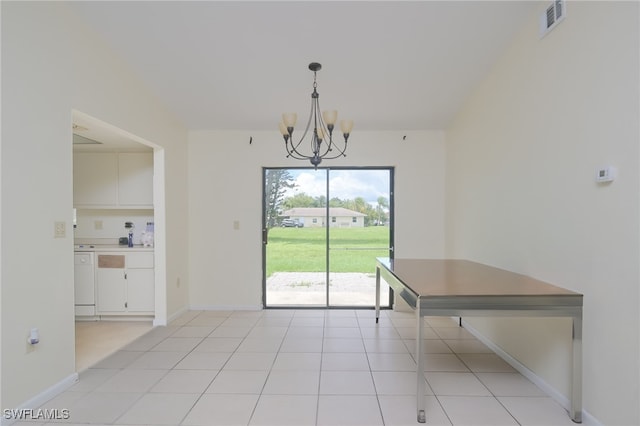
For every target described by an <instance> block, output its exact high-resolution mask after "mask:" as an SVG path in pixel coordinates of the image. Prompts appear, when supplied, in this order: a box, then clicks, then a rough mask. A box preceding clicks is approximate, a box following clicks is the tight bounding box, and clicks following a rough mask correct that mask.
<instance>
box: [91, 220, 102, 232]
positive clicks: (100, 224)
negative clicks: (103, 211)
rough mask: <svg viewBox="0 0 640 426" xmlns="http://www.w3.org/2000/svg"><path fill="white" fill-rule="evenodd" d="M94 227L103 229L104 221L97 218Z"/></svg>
mask: <svg viewBox="0 0 640 426" xmlns="http://www.w3.org/2000/svg"><path fill="white" fill-rule="evenodd" d="M93 228H94V229H95V230H100V229H102V221H101V220H96V221H95V222H93Z"/></svg>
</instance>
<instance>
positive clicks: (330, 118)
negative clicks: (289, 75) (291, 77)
mask: <svg viewBox="0 0 640 426" xmlns="http://www.w3.org/2000/svg"><path fill="white" fill-rule="evenodd" d="M321 68H322V65H320V64H319V63H317V62H312V63H310V64H309V69H310V70H311V71H313V93H311V113H310V114H309V121H308V122H307V127H306V128H305V129H304V133H303V134H302V137H301V138H300V140H299V141H298V142H294V141H293V128H294V127H295V125H296V121H297V119H298V115H297V114H296V113H284V114H282V121H281V122H280V133H282V137H283V138H284V145H285V148H286V150H287V158H289V157H291V158H295V159H297V160H309V161H310V162H311V164H313V166H314V167H315V168H316V169H317V168H318V164H320V163H321V162H322V159H323V158H326V159H328V160H330V159H333V158H338V157H346V156H347V154H345V152H346V151H347V140H348V139H349V134H350V133H351V129H352V128H353V120H342V121H341V122H340V130H342V134H343V136H344V143H342V142H334V140H333V128H334V125H335V123H336V120H337V118H338V111H335V110H331V111H323V112H322V114H320V103H319V102H318V97H319V95H318V91H317V90H316V88H317V86H318V84H317V83H316V73H317V72H318V71H320V69H321ZM311 126H313V132H312V133H311V138H310V141H309V142H310V151H307V153H305V151H304V146H303V147H301V146H300V145H301V144H302V142H303V141H304V139H305V137H306V136H307V133H309V129H310V128H311Z"/></svg>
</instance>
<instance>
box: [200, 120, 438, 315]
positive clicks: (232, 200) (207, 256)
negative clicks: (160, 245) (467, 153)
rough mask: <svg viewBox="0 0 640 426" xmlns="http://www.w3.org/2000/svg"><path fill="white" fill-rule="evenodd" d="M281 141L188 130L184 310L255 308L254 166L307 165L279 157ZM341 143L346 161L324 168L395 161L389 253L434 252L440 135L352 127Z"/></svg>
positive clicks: (258, 260) (258, 206)
mask: <svg viewBox="0 0 640 426" xmlns="http://www.w3.org/2000/svg"><path fill="white" fill-rule="evenodd" d="M403 135H407V138H406V140H402V136H403ZM250 136H252V137H253V143H252V144H249V137H250ZM283 145H284V144H283V141H282V137H281V136H280V133H279V132H278V131H277V129H276V128H274V129H273V130H272V131H268V132H249V131H237V132H213V131H201V132H191V133H190V134H189V223H190V224H191V226H190V233H189V252H190V256H189V260H190V265H189V267H190V279H191V281H190V290H189V300H190V305H191V306H192V307H198V308H213V307H224V308H259V307H260V306H261V303H262V234H261V229H262V202H261V200H262V167H283V166H284V167H289V166H291V167H294V166H295V167H300V166H307V165H308V164H307V163H305V162H302V161H298V160H291V159H286V158H285V156H286V153H285V151H284V146H283ZM349 145H350V147H349V150H348V152H347V157H346V158H343V159H336V160H330V161H327V162H326V165H335V166H395V202H396V218H395V220H396V229H395V230H396V232H395V248H396V252H395V255H396V256H397V257H442V256H443V255H444V138H443V133H442V132H406V133H393V132H375V133H374V132H363V131H358V130H357V127H356V128H355V129H354V131H353V133H352V135H351V137H350V138H349ZM323 165H325V163H323ZM234 221H239V223H240V229H239V230H234V229H233V222H234ZM416 224H419V225H416Z"/></svg>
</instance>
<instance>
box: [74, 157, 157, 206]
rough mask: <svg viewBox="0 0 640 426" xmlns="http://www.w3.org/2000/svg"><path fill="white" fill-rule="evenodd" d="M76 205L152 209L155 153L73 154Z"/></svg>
mask: <svg viewBox="0 0 640 426" xmlns="http://www.w3.org/2000/svg"><path fill="white" fill-rule="evenodd" d="M73 204H74V206H75V207H80V208H145V209H148V208H153V154H152V153H146V152H145V153H139V152H135V153H130V152H127V153H124V152H123V153H110V152H109V153H88V152H77V153H74V156H73Z"/></svg>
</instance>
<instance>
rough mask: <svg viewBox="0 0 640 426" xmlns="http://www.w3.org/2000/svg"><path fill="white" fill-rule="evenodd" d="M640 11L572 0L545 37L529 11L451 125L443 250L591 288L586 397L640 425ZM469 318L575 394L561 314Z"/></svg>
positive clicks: (591, 408) (633, 5) (591, 409)
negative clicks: (612, 174) (602, 173)
mask: <svg viewBox="0 0 640 426" xmlns="http://www.w3.org/2000/svg"><path fill="white" fill-rule="evenodd" d="M544 7H546V3H543V4H541V5H540V12H542V10H543V8H544ZM638 12H639V11H638V3H637V2H568V5H567V18H566V20H565V21H564V22H563V23H561V24H560V25H559V26H558V27H557V28H555V29H554V30H553V31H552V32H551V33H549V34H548V35H547V36H546V37H544V38H543V39H539V37H538V28H537V19H531V21H530V22H529V25H527V26H526V27H525V28H523V30H522V32H521V33H520V34H519V36H518V37H516V38H515V39H514V40H513V44H512V45H511V47H510V48H509V49H508V51H507V52H506V54H505V55H504V57H503V58H502V59H501V60H500V61H499V62H498V63H497V64H496V65H495V66H494V68H493V70H492V71H491V73H490V75H489V77H488V78H487V79H486V80H485V81H484V82H483V83H482V84H481V86H480V87H479V88H478V90H477V91H476V92H475V94H474V95H473V96H471V97H470V99H469V100H468V102H467V104H466V106H465V108H464V109H463V110H462V112H461V113H460V114H459V115H458V117H457V119H456V120H455V122H454V123H453V125H452V126H451V128H450V129H449V131H448V132H447V219H448V220H447V255H449V256H453V257H461V258H468V259H472V260H476V261H481V262H485V263H488V264H492V265H496V266H499V267H502V268H505V269H509V270H513V271H516V272H520V273H524V274H527V275H530V276H533V277H536V278H539V279H542V280H545V281H548V282H551V283H554V284H557V285H560V286H562V287H566V288H569V289H572V290H575V291H578V292H580V293H583V294H584V339H583V340H584V346H583V353H584V386H583V392H584V407H585V409H586V410H587V412H588V413H589V414H590V415H592V416H595V418H597V419H598V420H599V421H600V422H602V423H604V424H611V425H614V424H615V425H631V424H634V425H636V424H638V423H640V414H639V412H638V410H639V408H638V400H640V394H639V391H638V386H639V383H638V381H639V374H640V373H639V362H640V352H639V348H638V336H639V323H640V321H639V292H638V282H639V270H638V264H639V262H638V259H639V255H640V252H639V244H638V243H639V240H638V236H639V229H638V223H639V219H640V211H639V206H638V194H639V180H640V176H639V164H638V160H639V150H638V144H639V141H640V131H639V113H640V111H639V100H640V98H639V92H638V79H639V76H640V67H639V40H640V38H639V36H640V34H639V29H638V28H639V26H638V21H639V13H638ZM535 18H537V17H535ZM606 165H612V166H616V167H617V168H618V171H619V176H618V179H617V180H616V181H615V182H613V183H611V184H608V185H603V184H596V183H595V172H596V169H597V168H598V167H600V166H606ZM471 324H472V325H473V326H474V327H476V328H477V329H478V330H480V331H481V332H482V333H483V334H484V335H485V336H487V337H489V338H490V339H491V340H492V341H493V342H494V343H496V344H497V345H498V346H499V347H501V348H503V349H504V350H505V351H506V352H508V353H510V354H511V355H512V356H514V357H515V358H517V359H518V360H519V361H520V362H521V363H523V364H524V365H525V366H526V367H528V368H529V369H531V370H533V371H534V372H535V373H536V374H537V375H538V376H539V377H541V378H542V379H543V380H544V381H546V382H547V384H549V385H551V386H552V387H553V388H555V389H557V390H558V391H559V392H560V393H562V394H564V395H567V394H568V389H569V372H568V371H567V367H568V362H569V354H570V352H569V350H570V346H569V337H567V336H568V333H569V330H570V328H568V324H567V323H566V321H538V320H517V321H514V320H498V319H482V320H480V319H478V320H474V321H471Z"/></svg>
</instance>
